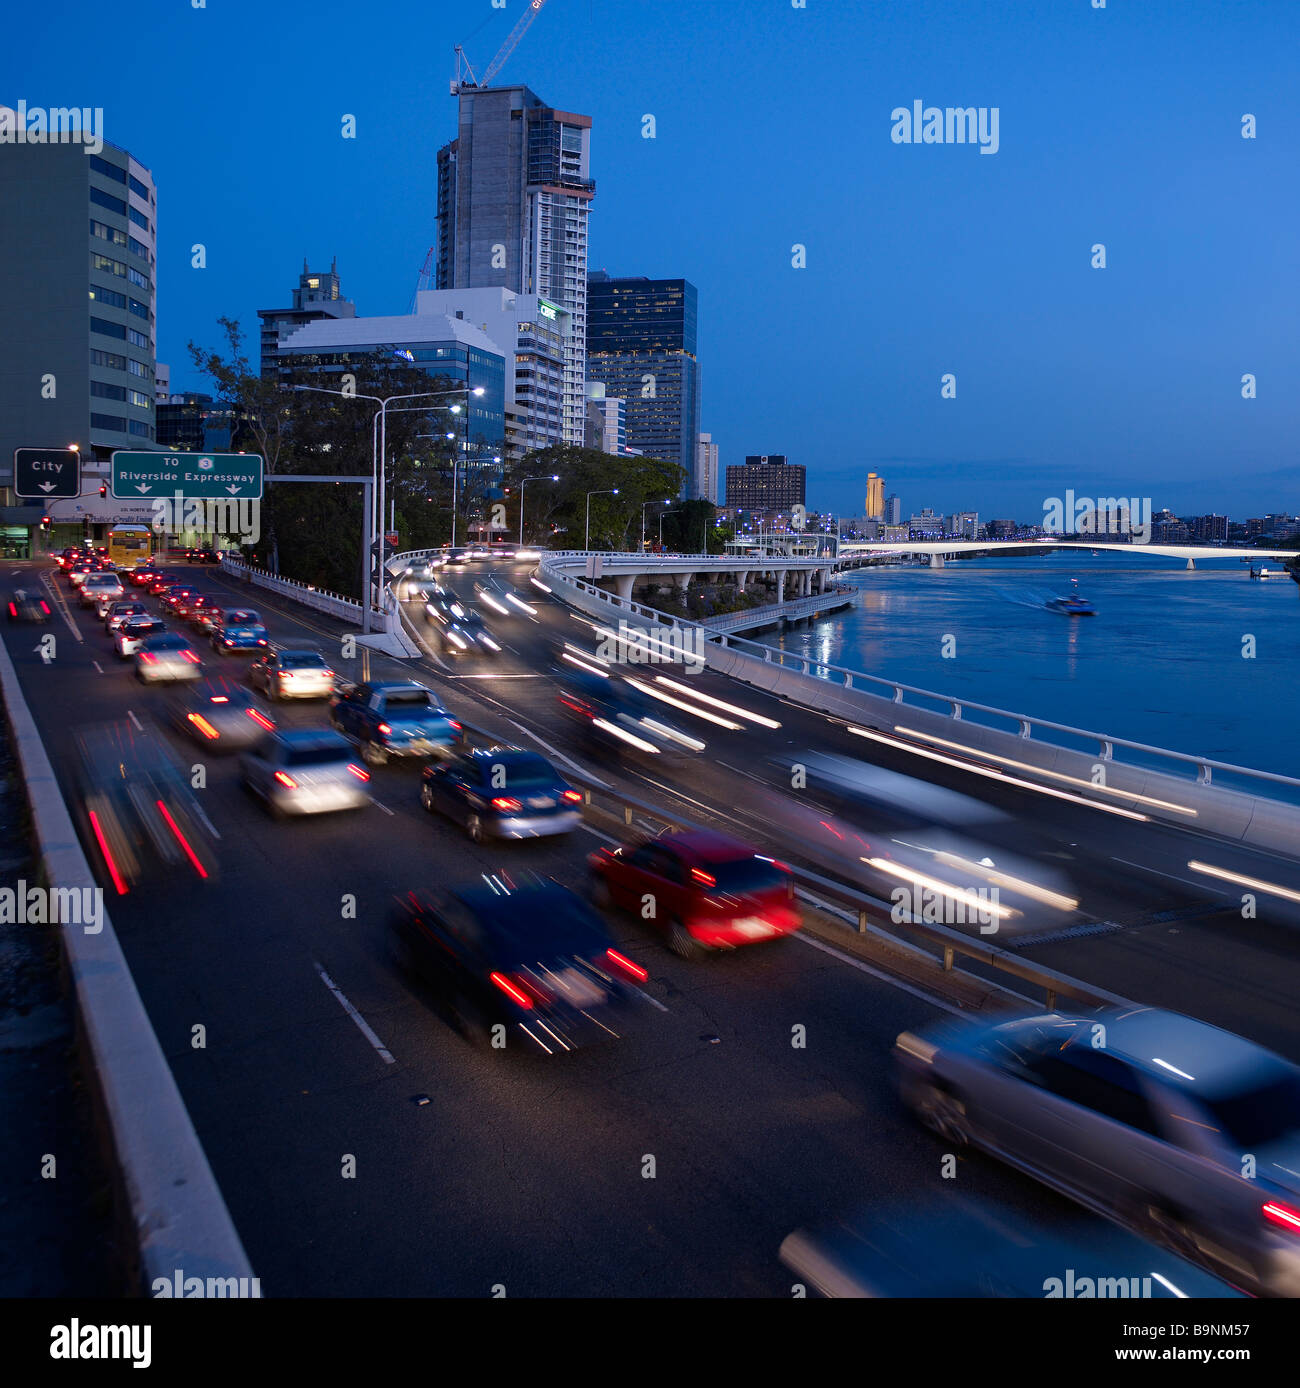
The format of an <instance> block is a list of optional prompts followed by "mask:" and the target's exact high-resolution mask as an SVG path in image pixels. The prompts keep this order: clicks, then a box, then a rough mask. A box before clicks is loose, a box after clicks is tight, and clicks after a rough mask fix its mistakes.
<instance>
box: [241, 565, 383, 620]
mask: <svg viewBox="0 0 1300 1388" xmlns="http://www.w3.org/2000/svg"><path fill="white" fill-rule="evenodd" d="M221 567H222V570H223V571H224V572H225V573H228V574H229V575H230V576H231V577H232V578H238V579H242V580H244V581H245V582H248V583H251V584H253V585H254V586H256V587H258V588H265V589H267V590H268V591H270V592H272V593H279V594H280V595H281V596H282V597H286V598H292V599H293V601H294V602H300V603H302V604H303V605H304V606H305V607H314V608H315V609H316V610H317V611H318V612H327V613H329V615H330V616H331V617H339V618H341V619H342V620H343V621H345V622H360V621H361V617H362V612H361V604H360V603H359V602H357V601H355V599H353V598H345V597H344V596H343V595H342V594H341V593H330V592H327V591H325V590H324V589H320V588H313V587H312V586H311V584H309V583H299V582H298V581H297V580H296V579H292V578H283V577H281V575H279V574H273V573H270V572H269V571H268V570H266V569H259V568H257V567H256V566H255V565H252V564H245V563H244V562H243V561H242V560H239V559H230V558H225V559H223V560H222V561H221ZM370 625H371V626H372V627H373V628H374V629H375V630H376V631H387V630H388V617H387V614H386V613H384V612H380V611H378V610H372V611H371V614H370Z"/></svg>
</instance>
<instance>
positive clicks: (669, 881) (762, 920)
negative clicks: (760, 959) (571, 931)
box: [587, 829, 802, 959]
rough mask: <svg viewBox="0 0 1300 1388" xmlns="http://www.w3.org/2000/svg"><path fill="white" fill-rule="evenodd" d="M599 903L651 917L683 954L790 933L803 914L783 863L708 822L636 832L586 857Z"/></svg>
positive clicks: (674, 948)
mask: <svg viewBox="0 0 1300 1388" xmlns="http://www.w3.org/2000/svg"><path fill="white" fill-rule="evenodd" d="M587 866H588V869H589V870H590V872H591V884H592V896H593V898H594V900H595V901H596V904H597V905H606V906H614V907H617V908H619V909H621V910H626V911H632V912H633V913H635V914H636V915H637V916H638V917H640V918H641V919H646V916H645V913H644V909H643V908H644V903H645V901H646V900H647V898H650V899H651V900H653V903H654V914H653V916H651V917H649V919H651V920H653V922H654V924H655V925H656V926H657V927H658V929H660V930H662V931H663V932H664V934H665V935H666V936H667V939H668V946H669V948H670V949H671V950H672V951H673V952H674V953H675V954H679V955H681V957H682V958H683V959H695V958H699V957H700V956H701V955H703V954H705V953H706V952H708V951H709V950H718V949H735V948H737V947H738V946H740V945H752V944H755V943H757V942H758V941H759V940H771V939H775V938H777V937H778V936H781V935H791V934H793V933H794V932H795V931H796V930H798V929H799V927H800V925H801V924H802V920H801V917H800V913H799V903H798V901H797V899H796V897H795V890H794V878H793V876H792V875H791V873H790V870H789V868H787V867H786V866H785V864H784V863H778V862H777V861H775V860H774V859H772V858H768V857H765V856H764V855H763V854H761V853H756V852H755V851H754V849H753V848H751V847H750V846H749V845H747V844H743V843H741V842H740V841H739V840H738V839H733V838H730V837H729V836H727V835H726V834H719V833H716V832H714V831H713V830H711V829H691V830H688V831H687V832H686V833H684V834H671V835H666V836H665V837H664V838H661V839H660V838H645V839H637V840H634V841H632V842H631V843H625V844H620V845H619V846H618V847H617V848H601V849H599V850H598V851H597V852H595V853H593V854H592V855H591V856H590V857H589V858H588V859H587Z"/></svg>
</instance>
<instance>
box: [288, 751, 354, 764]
mask: <svg viewBox="0 0 1300 1388" xmlns="http://www.w3.org/2000/svg"><path fill="white" fill-rule="evenodd" d="M347 760H348V749H347V748H346V747H287V748H286V749H285V753H284V764H285V765H286V766H343V765H344V764H345V763H346V762H347Z"/></svg>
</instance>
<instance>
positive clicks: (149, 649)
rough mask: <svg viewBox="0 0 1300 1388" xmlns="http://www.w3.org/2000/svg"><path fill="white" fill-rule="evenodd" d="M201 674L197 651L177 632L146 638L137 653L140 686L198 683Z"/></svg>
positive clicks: (167, 632) (136, 671) (136, 673)
mask: <svg viewBox="0 0 1300 1388" xmlns="http://www.w3.org/2000/svg"><path fill="white" fill-rule="evenodd" d="M202 673H203V662H202V660H200V659H199V653H198V651H196V650H195V649H194V647H193V646H191V645H190V643H189V642H188V641H187V640H186V639H185V638H184V637H183V636H179V635H177V634H176V633H175V632H171V631H164V632H163V633H162V634H161V635H160V636H148V637H146V638H145V639H144V640H143V641H142V642H141V643H140V648H139V650H137V651H136V653H135V676H136V679H138V680H139V681H140V682H141V684H157V683H160V682H163V681H172V680H196V679H198V678H199V676H200V675H201V674H202Z"/></svg>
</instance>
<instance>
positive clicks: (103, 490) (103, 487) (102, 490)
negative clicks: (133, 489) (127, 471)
mask: <svg viewBox="0 0 1300 1388" xmlns="http://www.w3.org/2000/svg"><path fill="white" fill-rule="evenodd" d="M99 495H100V499H101V500H103V498H104V497H106V496H107V495H108V483H107V482H101V483H100V484H99Z"/></svg>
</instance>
